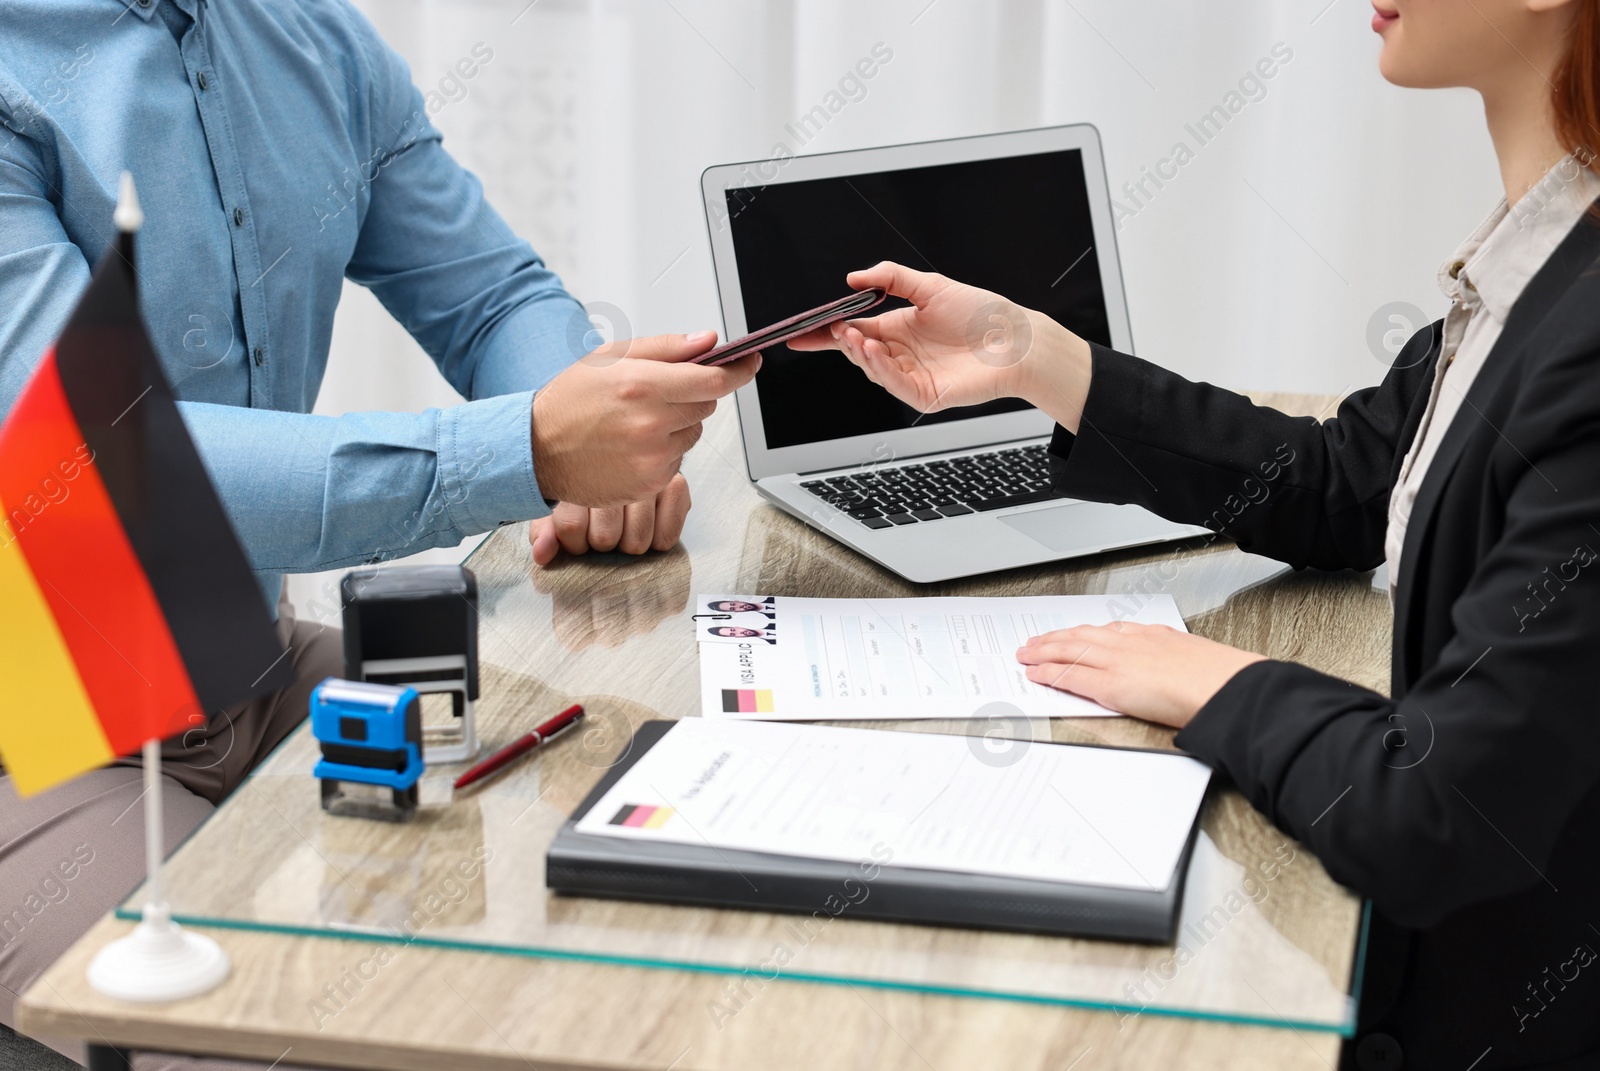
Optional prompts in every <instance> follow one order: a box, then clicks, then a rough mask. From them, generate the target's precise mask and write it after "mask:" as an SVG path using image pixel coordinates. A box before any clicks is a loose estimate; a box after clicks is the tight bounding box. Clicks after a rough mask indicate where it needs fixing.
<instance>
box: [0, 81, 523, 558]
mask: <svg viewBox="0 0 1600 1071" xmlns="http://www.w3.org/2000/svg"><path fill="white" fill-rule="evenodd" d="M9 123H18V124H19V125H23V124H22V120H20V119H17V118H16V117H15V115H14V113H9V112H8V111H7V109H6V107H5V104H4V102H3V101H0V220H4V225H3V226H0V310H4V312H3V315H0V412H9V411H10V408H11V406H12V404H13V403H14V402H15V401H16V398H17V396H18V394H19V393H21V391H22V388H23V386H24V385H25V384H26V383H27V381H28V379H29V377H30V376H31V375H32V374H33V370H34V369H35V368H36V367H37V366H38V363H39V361H40V359H41V358H42V357H43V355H44V353H45V351H46V350H47V349H48V348H49V346H50V345H51V343H52V342H54V340H55V338H56V337H57V335H59V334H60V331H61V328H62V326H63V325H64V324H65V323H66V321H67V318H68V317H69V316H70V315H71V313H72V309H73V307H74V305H76V303H77V301H78V298H79V296H80V295H81V294H82V293H83V290H84V287H85V286H86V285H87V283H88V280H89V274H90V269H89V263H88V261H87V259H86V258H85V256H84V253H83V251H82V250H81V249H79V247H78V246H77V245H75V244H74V243H73V242H72V241H71V239H70V238H69V237H68V235H67V233H66V231H65V229H64V228H63V227H62V224H61V219H60V216H59V214H58V209H57V207H56V204H55V201H54V198H53V197H52V190H53V189H54V187H53V185H52V183H51V182H50V180H49V175H50V167H49V162H48V160H47V159H45V157H44V155H43V154H42V153H40V152H39V151H38V149H37V146H36V145H35V144H34V142H33V141H32V139H30V138H28V137H27V136H25V135H24V134H23V133H22V132H20V131H19V130H18V129H17V128H16V127H15V126H12V125H9ZM518 330H521V329H520V328H519V329H518ZM501 382H502V383H505V384H506V385H509V380H502V381H501ZM532 398H533V396H532V393H531V391H529V390H527V389H523V390H522V391H520V392H517V393H504V392H502V393H501V394H500V395H499V396H496V397H486V398H484V399H483V400H480V401H473V402H468V403H466V404H464V405H460V406H456V407H454V408H450V409H443V410H429V411H427V412H424V413H420V414H417V413H353V414H349V415H347V416H343V417H337V418H334V417H321V416H312V415H309V414H303V413H284V412H274V411H271V410H259V409H245V408H240V407H235V406H224V405H213V404H206V403H198V402H182V401H180V402H179V408H180V411H181V412H182V414H183V416H184V419H185V422H186V424H187V426H188V428H189V432H190V434H191V436H192V437H193V438H194V440H195V445H196V447H197V448H198V450H199V453H200V456H201V459H202V460H203V461H204V462H205V465H206V469H207V471H208V473H209V474H210V476H211V479H212V482H213V483H214V484H215V486H216V489H217V492H218V495H219V497H220V498H221V500H222V504H223V506H224V507H225V508H226V510H227V512H228V515H229V517H230V518H231V519H232V520H233V524H234V528H235V531H236V532H237V533H238V535H239V538H240V541H241V542H242V543H243V545H244V548H245V551H246V554H247V555H248V557H249V559H250V562H251V564H252V566H253V567H254V568H255V569H257V570H259V571H262V572H269V571H270V572H294V571H314V570H319V569H329V568H337V567H339V566H343V565H349V564H354V563H358V562H371V561H377V560H382V559H386V558H393V557H400V556H403V555H406V554H412V553H415V552H417V551H420V550H425V549H427V548H429V547H434V546H449V545H454V544H455V543H458V542H460V541H461V540H462V539H464V538H466V537H467V536H469V535H475V534H477V533H479V532H484V531H487V530H489V529H491V528H494V527H496V526H497V525H500V524H504V523H507V522H509V521H515V520H526V519H528V518H531V517H537V516H542V515H544V514H545V513H547V512H548V507H547V506H546V505H545V503H544V499H543V497H542V495H541V494H540V491H539V486H538V481H537V479H536V478H535V477H534V474H533V462H532V441H531V436H532V427H531V423H530V409H531V406H532Z"/></svg>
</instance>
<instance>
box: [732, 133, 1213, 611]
mask: <svg viewBox="0 0 1600 1071" xmlns="http://www.w3.org/2000/svg"><path fill="white" fill-rule="evenodd" d="M701 190H702V194H703V196H704V200H705V207H706V219H707V223H708V226H709V230H710V235H711V251H712V262H713V265H714V268H715V271H716V277H717V287H718V292H719V297H720V299H721V304H722V316H723V323H724V327H725V329H726V333H725V336H724V337H726V338H737V337H739V336H741V335H744V334H746V333H748V332H749V331H750V330H752V329H753V328H759V327H763V326H765V325H767V324H769V323H775V322H777V321H778V320H781V319H784V318H786V317H788V316H791V315H793V314H795V313H797V312H800V311H802V310H804V309H807V308H811V307H814V306H816V305H821V304H823V303H824V302H827V301H831V300H833V299H835V298H838V297H842V296H844V294H846V293H847V292H848V290H849V288H848V286H847V285H846V283H845V274H846V272H847V271H849V270H851V269H855V268H863V267H868V266H870V265H872V264H874V263H876V262H878V261H880V260H897V261H899V262H900V263H903V264H906V265H908V266H910V267H914V268H918V269H921V270H924V271H937V272H940V273H942V274H944V275H947V276H949V277H951V278H953V279H957V280H960V281H962V282H966V283H972V284H974V285H977V286H980V287H984V288H985V289H989V290H993V291H996V292H997V293H1001V294H1005V295H1006V296H1007V297H1009V298H1012V299H1013V300H1015V301H1017V302H1018V303H1020V304H1022V305H1026V306H1029V307H1031V308H1036V309H1040V310H1041V311H1044V312H1046V313H1048V314H1050V315H1051V316H1053V317H1054V318H1055V319H1056V320H1058V321H1060V322H1061V323H1063V324H1065V325H1066V326H1067V327H1069V328H1071V329H1073V330H1074V331H1076V332H1078V333H1079V334H1080V335H1082V336H1083V337H1085V338H1088V339H1089V340H1091V341H1095V342H1100V343H1102V344H1104V345H1108V346H1110V347H1112V348H1113V349H1116V350H1119V351H1121V352H1124V353H1131V352H1132V349H1133V338H1132V333H1131V331H1130V329H1129V326H1128V313H1127V305H1126V302H1125V300H1124V295H1123V289H1122V271H1121V266H1120V264H1119V262H1118V258H1117V247H1116V231H1115V226H1114V223H1113V219H1112V213H1111V198H1110V195H1109V192H1108V190H1107V187H1106V177H1105V167H1104V164H1103V162H1102V158H1101V152H1100V139H1099V134H1098V132H1097V131H1096V130H1095V128H1094V127H1092V126H1090V125H1087V124H1079V125H1074V126H1062V127H1051V128H1046V129H1041V130H1025V131H1017V132H1012V133H1005V134H992V135H986V136H982V137H972V138H959V139H954V140H949V141H936V142H922V143H918V144H912V145H895V146H889V147H886V148H877V149H863V150H859V151H855V152H841V153H829V154H825V155H818V156H798V157H797V156H788V155H786V151H783V150H779V151H776V152H775V154H774V156H773V157H771V158H769V159H767V160H762V161H754V162H748V163H738V164H724V165H721V166H718V167H712V168H709V169H707V170H706V172H705V173H704V175H702V177H701ZM890 307H893V306H891V305H890V304H888V303H886V304H885V305H883V306H880V307H879V308H878V309H876V310H874V314H876V313H878V312H882V311H886V310H887V309H888V308H890ZM999 328H1000V329H1001V330H1004V329H1005V325H1004V324H1000V325H999ZM984 330H985V327H984V325H981V324H978V325H974V332H975V340H981V337H982V336H983V332H984ZM980 344H981V342H980ZM736 402H737V405H738V412H739V426H740V433H741V437H742V439H743V442H744V451H745V461H746V466H747V469H748V471H749V475H750V479H751V480H752V481H753V482H754V483H755V486H756V489H757V490H758V491H759V492H760V493H761V495H762V496H763V497H765V498H766V499H767V500H768V501H770V502H772V503H773V504H774V505H776V506H778V507H779V508H781V509H783V510H785V511H787V512H788V513H791V514H793V515H794V516H796V517H798V518H800V519H801V520H803V521H805V522H806V523H807V524H810V525H812V526H813V527H816V528H818V529H820V530H822V531H824V532H826V533H827V534H828V535H830V536H832V537H833V538H834V539H837V540H838V541H839V542H841V543H844V544H845V545H846V546H849V547H851V548H853V549H855V550H857V551H859V552H860V553H862V554H864V555H866V556H867V557H869V558H871V559H873V560H874V561H877V562H879V563H880V564H882V565H883V566H885V567H886V568H888V569H891V570H893V571H894V572H896V573H898V574H900V575H901V576H903V577H905V578H906V579H908V580H912V581H916V582H919V583H930V582H934V581H940V580H949V579H952V578H955V577H962V576H971V575H974V574H978V573H988V572H995V571H998V570H1002V569H1011V568H1016V567H1018V566H1024V565H1033V564H1037V563H1040V562H1049V561H1055V560H1059V559H1063V558H1072V557H1078V556H1081V555H1085V554H1093V553H1097V552H1100V551H1106V550H1113V549H1117V548H1122V547H1129V546H1137V545H1140V544H1145V543H1154V542H1160V541H1163V540H1171V539H1180V538H1185V537H1188V536H1192V535H1198V534H1203V533H1204V531H1205V530H1204V529H1201V528H1196V527H1191V526H1188V525H1181V524H1174V523H1172V522H1170V521H1165V520H1162V519H1161V518H1159V517H1157V516H1155V515H1154V514H1152V513H1150V512H1148V511H1146V510H1144V509H1142V508H1140V507H1137V506H1121V505H1107V504H1103V503H1091V502H1080V501H1075V500H1071V499H1064V498H1059V497H1051V496H1050V492H1049V491H1048V490H1047V481H1046V480H1045V479H1044V477H1043V473H1044V472H1045V471H1046V470H1045V450H1044V447H1045V446H1046V445H1047V444H1048V442H1049V437H1050V433H1051V431H1052V429H1053V423H1052V421H1051V419H1050V418H1049V417H1048V416H1046V415H1045V414H1044V413H1043V412H1041V411H1039V410H1037V409H1034V408H1032V407H1030V406H1027V405H1025V404H1024V403H1022V402H1020V401H1001V402H996V403H991V404H990V405H988V406H981V407H972V408H970V409H957V410H950V411H947V412H944V413H938V414H931V415H925V414H920V413H917V412H915V411H914V410H912V409H911V408H910V407H908V406H904V405H902V404H901V403H899V402H897V401H895V400H894V399H893V398H892V397H890V396H889V395H888V394H887V393H886V392H885V391H883V390H882V389H881V388H879V387H878V386H876V385H875V384H873V383H871V382H870V381H868V380H867V378H866V377H865V376H864V375H862V374H861V373H860V371H859V370H857V369H855V368H854V366H852V365H850V363H849V362H848V361H846V360H845V358H844V357H843V356H842V355H841V354H838V353H833V352H828V353H820V354H819V353H799V352H795V351H792V350H789V349H788V348H787V347H786V346H777V347H773V348H771V349H768V350H767V351H766V360H765V363H764V364H763V367H762V370H761V373H760V375H759V376H757V378H756V381H755V382H753V383H751V384H750V385H748V386H746V387H745V388H743V389H742V390H740V391H739V392H738V394H737V395H736ZM1129 478H1130V479H1134V478H1137V477H1136V475H1135V474H1134V473H1132V472H1130V473H1129ZM913 507H920V508H913Z"/></svg>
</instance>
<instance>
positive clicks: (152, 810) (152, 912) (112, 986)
mask: <svg viewBox="0 0 1600 1071" xmlns="http://www.w3.org/2000/svg"><path fill="white" fill-rule="evenodd" d="M111 220H112V222H113V223H115V224H116V227H117V231H118V242H119V247H120V248H121V250H122V255H123V256H124V257H126V258H127V260H128V263H130V264H132V263H133V236H134V235H135V234H136V233H137V232H138V230H139V228H140V227H142V226H143V225H144V212H143V211H142V210H141V209H140V208H139V193H138V191H137V190H136V189H135V188H134V185H133V175H131V174H130V173H128V172H126V171H124V172H123V173H122V182H121V186H120V188H119V189H118V191H117V210H116V213H115V214H114V215H113V216H112V217H111ZM141 397H143V396H142V395H141ZM118 419H121V418H120V417H119V418H118ZM164 830H165V823H163V822H162V820H161V741H160V740H146V741H145V742H144V859H145V871H146V874H147V875H148V877H147V878H146V881H145V894H146V897H147V899H146V900H145V904H144V920H143V921H142V922H140V923H139V925H138V926H136V927H135V928H134V931H133V932H132V933H130V934H129V935H128V936H126V937H119V938H118V939H117V940H115V941H112V942H111V943H110V944H109V945H106V946H105V947H104V948H102V949H101V950H100V951H99V952H96V953H95V956H94V959H92V960H90V961H89V971H88V974H89V984H90V985H91V986H93V987H94V989H95V991H96V992H99V993H104V994H105V995H106V996H108V997H114V998H116V999H118V1000H130V1001H145V1002H158V1001H166V1000H181V999H183V998H184V997H193V996H198V995H199V994H201V993H205V992H208V991H209V990H212V989H215V988H216V987H217V986H219V985H221V984H222V982H223V979H225V978H227V977H228V970H229V964H228V955H227V953H225V952H223V951H222V948H221V946H220V945H218V944H217V942H215V941H213V940H212V939H211V938H209V937H204V936H202V935H200V934H198V933H190V932H189V931H188V930H185V929H184V928H183V927H181V926H179V925H178V924H177V923H176V922H173V921H172V909H171V908H169V907H168V906H167V898H166V895H165V894H164V893H163V891H162V888H161V846H162V843H163V840H164V835H163V834H164Z"/></svg>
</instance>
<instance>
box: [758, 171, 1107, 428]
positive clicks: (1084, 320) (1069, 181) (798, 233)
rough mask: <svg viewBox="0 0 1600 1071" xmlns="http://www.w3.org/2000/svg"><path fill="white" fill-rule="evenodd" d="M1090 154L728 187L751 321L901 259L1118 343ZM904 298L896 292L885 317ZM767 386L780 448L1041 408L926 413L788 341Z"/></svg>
mask: <svg viewBox="0 0 1600 1071" xmlns="http://www.w3.org/2000/svg"><path fill="white" fill-rule="evenodd" d="M1082 156H1083V154H1082V153H1081V152H1080V151H1079V150H1077V149H1067V150H1062V151H1060V152H1053V153H1044V154H1040V155H1034V156H1016V157H1008V158H1004V159H998V160H977V161H971V162H967V163H956V164H941V165H938V166H934V167H919V168H911V169H908V170H905V171H891V172H883V173H878V174H867V175H853V176H849V177H838V178H826V179H811V180H808V181H804V182H787V183H779V184H775V185H768V186H751V187H742V188H738V189H731V190H728V191H727V200H728V218H729V223H730V226H731V227H732V235H733V251H734V258H735V261H736V263H737V266H738V272H739V285H740V289H741V290H742V292H743V295H744V315H745V323H747V324H749V325H750V328H751V329H752V330H757V329H760V328H762V327H765V326H766V325H768V324H772V323H776V322H777V321H779V320H782V319H786V318H787V317H790V316H793V315H795V314H796V313H799V312H804V311H805V310H806V309H810V308H814V307H816V306H818V305H821V304H824V303H825V302H829V301H832V300H834V299H835V298H840V297H843V296H844V295H845V294H847V293H849V290H850V288H849V286H848V285H847V284H846V283H845V274H846V273H847V272H850V271H852V270H854V269H857V268H865V267H870V266H871V265H873V264H876V263H877V262H878V261H880V260H895V261H899V262H900V263H902V264H905V265H907V266H908V267H912V268H917V269H920V270H922V271H937V272H939V273H941V274H943V275H946V276H948V277H950V278H952V279H956V280H959V281H961V282H965V283H972V284H973V285H975V286H980V287H983V288H984V289H986V290H993V291H995V292H996V293H999V294H1004V295H1005V296H1006V297H1008V298H1011V299H1012V300H1013V301H1016V302H1019V303H1020V304H1022V305H1026V306H1028V307H1030V308H1034V309H1038V310H1039V311H1041V312H1044V313H1046V314H1048V315H1049V316H1050V317H1051V318H1053V319H1055V320H1056V321H1058V322H1059V323H1061V324H1064V325H1065V326H1067V327H1068V328H1071V329H1072V330H1073V331H1076V332H1077V333H1078V334H1079V335H1081V336H1083V337H1084V338H1086V339H1089V340H1090V341H1092V342H1098V343H1101V344H1102V345H1110V343H1111V334H1110V325H1109V322H1108V318H1107V314H1106V306H1105V292H1104V289H1103V287H1102V285H1101V279H1100V265H1099V258H1098V257H1097V256H1095V254H1094V252H1093V248H1092V247H1093V244H1094V230H1093V226H1092V224H1091V222H1090V216H1089V196H1088V189H1087V186H1086V184H1085V181H1084V175H1083V159H1082ZM1080 258H1081V259H1080ZM1069 269H1070V270H1069ZM904 305H905V302H902V301H898V300H897V299H894V298H890V299H889V300H888V301H885V302H884V303H883V304H882V305H880V306H878V308H876V309H874V310H873V314H874V315H875V314H877V313H879V312H887V311H889V310H890V309H894V308H900V307H903V306H904ZM756 388H757V397H758V398H759V399H760V405H761V419H762V423H763V424H764V426H765V428H766V438H767V448H768V449H774V450H775V449H779V448H781V447H785V446H796V445H798V444H801V443H811V442H822V441H826V440H829V439H840V438H844V437H847V436H852V435H871V434H876V433H880V432H886V431H894V430H898V429H901V428H907V427H910V426H911V425H912V424H913V423H915V424H917V425H918V426H919V427H920V426H922V425H926V424H935V423H942V422H944V421H949V420H964V419H967V418H969V417H975V416H988V415H990V414H993V413H1006V412H1014V411H1016V410H1020V409H1026V408H1028V406H1027V404H1026V403H1024V402H1021V401H1017V400H1014V399H1008V400H1004V401H999V402H991V403H989V404H987V405H975V406H969V407H966V408H961V409H950V410H946V411H944V412H940V413H933V414H930V415H927V416H922V415H921V414H919V413H918V412H917V411H916V410H915V409H912V408H911V407H910V406H908V405H903V404H902V403H900V402H898V401H896V400H895V399H894V398H893V397H892V396H891V395H890V394H889V393H888V392H886V391H884V390H883V389H881V388H879V387H877V386H876V385H874V384H873V383H872V382H870V381H869V380H868V379H867V377H866V376H865V375H863V374H862V373H861V372H860V370H858V369H857V368H856V367H855V366H854V365H852V364H851V363H850V362H849V361H847V360H846V359H845V358H844V355H843V354H840V353H836V352H832V351H829V352H824V353H798V352H796V351H794V350H791V349H789V347H788V346H774V347H771V348H769V349H768V350H766V360H765V363H764V364H763V365H762V368H761V372H760V374H759V375H758V376H757V377H756Z"/></svg>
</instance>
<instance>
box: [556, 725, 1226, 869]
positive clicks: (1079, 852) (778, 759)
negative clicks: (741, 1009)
mask: <svg viewBox="0 0 1600 1071" xmlns="http://www.w3.org/2000/svg"><path fill="white" fill-rule="evenodd" d="M1210 777H1211V771H1210V770H1209V769H1208V768H1207V767H1206V766H1205V765H1204V764H1203V763H1200V762H1198V761H1196V760H1194V759H1191V758H1189V757H1187V756H1185V755H1179V754H1176V753H1165V752H1152V751H1129V750H1121V749H1116V748H1101V747H1085V746H1076V745H1069V744H1054V743H1038V742H1029V741H1018V742H1017V748H1016V749H1015V750H1014V751H1011V752H1008V753H1006V755H1005V756H1003V757H999V758H997V757H996V756H995V755H993V754H991V753H989V752H987V751H985V750H984V749H983V748H982V747H981V745H979V744H978V741H977V740H976V739H975V738H972V737H966V736H954V735H946V734H939V733H921V732H894V731H887V730H880V729H845V728H838V727H834V726H823V725H793V724H781V723H771V722H756V721H713V720H710V719H706V718H686V719H684V720H682V721H679V722H678V723H677V724H675V725H674V726H673V727H672V728H671V729H670V730H669V731H668V732H667V733H666V735H664V736H663V737H662V738H661V739H660V740H659V741H658V742H657V743H656V744H655V746H654V747H652V748H651V749H650V750H649V751H647V752H645V753H644V754H643V755H642V756H641V757H640V758H639V759H638V760H637V761H635V762H634V764H633V765H632V766H631V767H630V768H629V769H628V770H627V771H626V772H624V773H623V775H622V777H621V778H620V779H619V780H618V781H617V783H616V784H615V785H613V786H612V787H611V788H610V789H609V790H608V791H607V792H606V794H605V795H604V796H603V797H602V798H601V800H600V801H599V802H598V803H597V804H595V805H594V806H593V807H591V808H590V809H589V810H588V812H587V813H586V814H585V815H584V817H583V818H582V819H581V820H580V821H579V823H578V832H580V833H588V834H596V835H600V836H610V837H624V838H632V839H640V840H652V841H665V842H671V843H679V844H686V845H696V846H704V845H709V846H711V847H713V848H716V849H719V850H723V851H727V850H744V851H756V852H767V853H773V854H778V855H786V856H798V857H802V858H809V859H830V860H839V861H843V862H875V863H878V864H882V865H891V864H892V865H894V866H907V867H919V868H926V869H933V870H945V871H956V872H962V873H981V874H990V875H999V876H1007V877H1017V878H1032V879H1039V880H1045V881H1062V882H1079V883H1087V884H1096V885H1107V886H1114V887H1120V888H1129V889H1157V890H1159V889H1165V888H1167V886H1168V885H1169V883H1170V882H1171V881H1172V879H1173V876H1174V874H1175V871H1176V869H1177V864H1178V860H1179V858H1180V857H1181V855H1182V852H1183V847H1184V844H1185V843H1186V842H1187V840H1188V837H1189V831H1190V829H1191V828H1192V827H1193V825H1194V821H1195V817H1196V815H1197V813H1198V811H1199V808H1200V805H1201V802H1202V801H1203V799H1204V796H1205V791H1206V785H1207V783H1208V782H1209V780H1210Z"/></svg>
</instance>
